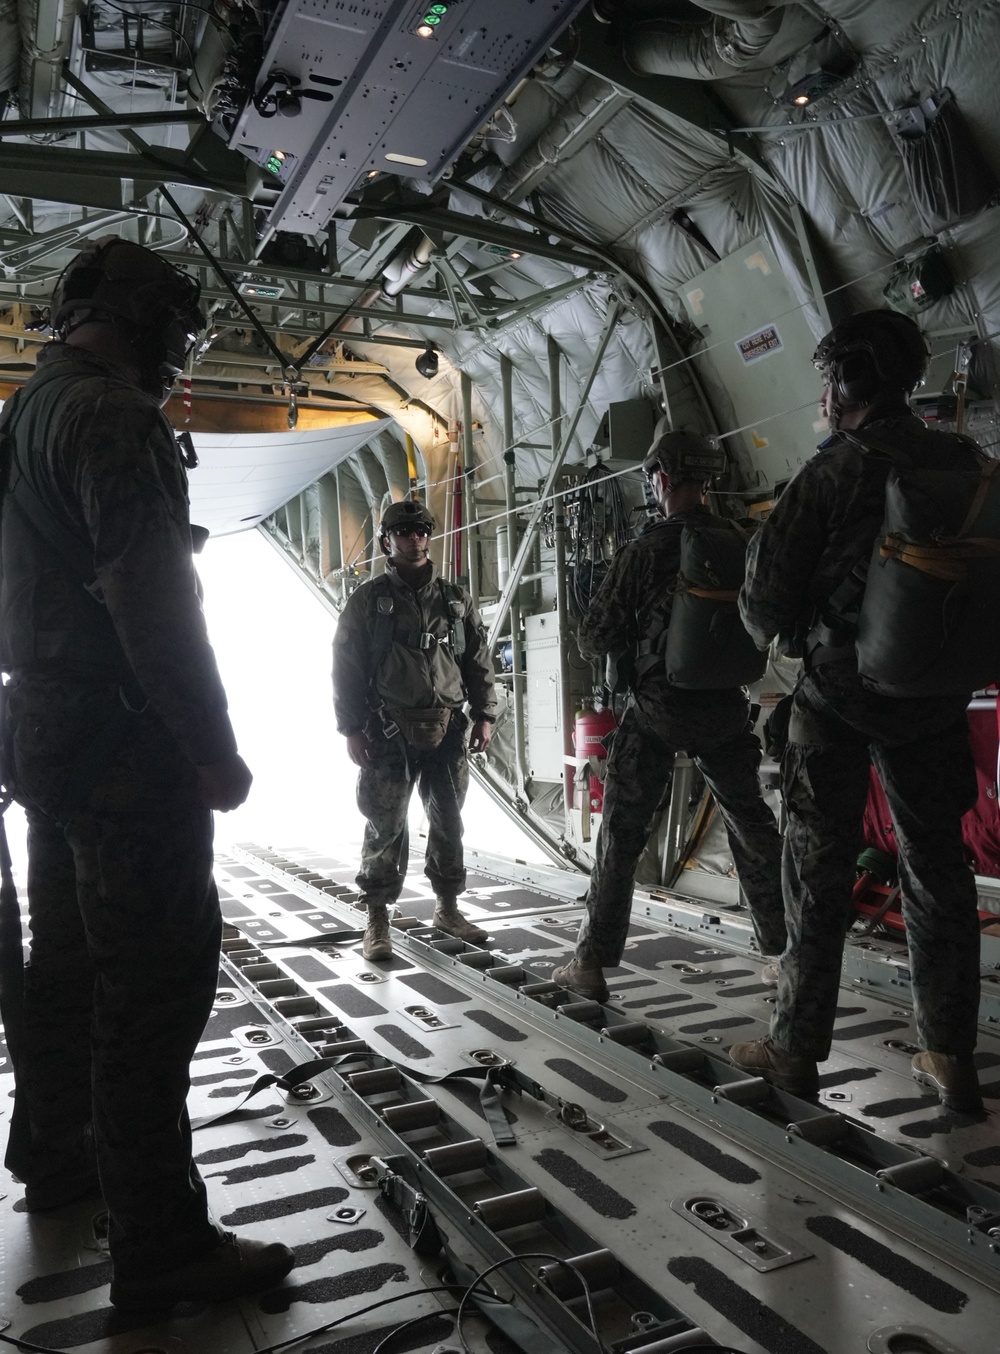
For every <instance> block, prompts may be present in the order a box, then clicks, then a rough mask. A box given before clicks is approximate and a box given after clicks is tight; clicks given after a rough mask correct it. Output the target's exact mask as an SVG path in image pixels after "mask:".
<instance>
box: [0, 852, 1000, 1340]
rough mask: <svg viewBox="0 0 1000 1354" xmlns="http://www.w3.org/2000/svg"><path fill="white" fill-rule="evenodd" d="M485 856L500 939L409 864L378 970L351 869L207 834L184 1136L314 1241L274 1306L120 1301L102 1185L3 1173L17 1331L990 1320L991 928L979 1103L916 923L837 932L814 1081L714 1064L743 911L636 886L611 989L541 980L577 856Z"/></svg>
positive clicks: (995, 1188) (228, 1221)
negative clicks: (945, 1039) (212, 896)
mask: <svg viewBox="0 0 1000 1354" xmlns="http://www.w3.org/2000/svg"><path fill="white" fill-rule="evenodd" d="M470 864H471V866H472V868H473V871H474V873H472V874H471V875H470V880H469V891H468V892H467V894H466V895H465V896H464V898H463V901H462V906H463V910H464V911H465V912H466V913H467V915H469V916H470V917H471V918H473V919H474V920H476V921H478V922H480V923H481V924H482V925H483V926H484V927H485V928H486V929H487V930H488V932H489V939H488V941H487V942H486V945H485V946H484V947H481V948H478V947H472V946H468V945H463V944H462V943H461V942H458V941H454V940H452V939H450V938H449V937H445V936H443V935H441V934H440V933H438V932H435V931H433V930H432V929H430V927H429V925H428V923H429V920H430V916H431V912H432V910H433V898H432V896H431V892H430V890H429V888H428V887H426V881H425V880H424V879H423V878H422V876H417V875H415V874H414V868H419V864H417V866H416V867H415V866H414V865H411V873H410V877H409V880H408V886H407V890H406V892H405V893H404V895H403V897H402V899H401V901H400V908H399V912H400V914H401V915H400V917H399V918H398V919H397V924H396V926H395V929H394V931H393V937H394V947H395V953H394V955H393V958H392V959H391V960H389V961H386V962H384V963H379V964H376V963H368V962H366V961H365V960H364V959H363V957H362V956H361V951H360V937H359V928H360V927H361V926H363V924H364V919H363V914H362V913H360V912H359V911H358V910H357V908H356V907H355V906H354V905H353V904H354V900H355V898H356V891H355V889H354V887H353V879H354V875H355V873H356V866H354V865H352V864H351V863H350V862H345V861H338V860H334V859H331V858H330V857H328V856H321V855H319V854H317V853H314V852H310V851H308V850H305V849H295V850H291V849H289V850H288V851H287V852H285V853H277V852H272V851H269V850H264V849H262V848H259V847H255V846H250V845H247V846H244V847H240V848H235V849H234V850H233V851H232V852H231V854H229V855H227V856H224V857H220V859H219V861H218V868H217V877H218V880H219V885H220V890H221V892H222V905H223V912H224V915H225V918H226V922H227V929H226V938H225V940H224V950H225V953H224V957H223V964H222V973H221V976H220V986H219V994H218V999H217V1002H216V1009H215V1012H214V1014H213V1016H212V1018H211V1020H210V1022H209V1025H208V1027H207V1029H206V1031H205V1036H204V1039H203V1041H202V1043H201V1045H200V1046H199V1049H198V1052H197V1054H196V1058H195V1061H194V1063H193V1066H192V1092H191V1098H190V1108H191V1115H192V1119H193V1120H194V1121H195V1123H196V1124H197V1123H199V1121H202V1120H210V1122H206V1123H204V1124H203V1125H202V1126H200V1127H198V1128H197V1129H196V1133H195V1144H196V1159H197V1161H198V1163H199V1165H200V1168H201V1171H202V1173H203V1175H204V1176H205V1179H206V1181H207V1184H208V1189H209V1197H210V1201H211V1203H212V1207H213V1209H214V1211H215V1215H216V1217H217V1218H218V1219H219V1221H220V1222H222V1223H223V1224H224V1225H225V1226H230V1227H234V1228H237V1229H238V1230H240V1231H241V1232H243V1233H245V1234H246V1235H249V1236H254V1237H260V1238H275V1239H280V1240H283V1241H285V1242H287V1244H288V1245H290V1246H292V1247H293V1248H294V1249H295V1252H296V1256H297V1266H296V1268H295V1269H294V1270H293V1271H292V1273H291V1274H290V1275H289V1277H288V1279H287V1280H286V1281H285V1283H284V1284H283V1285H282V1286H281V1287H280V1288H278V1289H275V1290H274V1291H272V1292H270V1293H267V1294H264V1295H262V1296H260V1297H258V1298H255V1299H250V1300H246V1301H243V1302H238V1303H237V1302H233V1303H228V1304H223V1305H220V1306H218V1307H195V1306H191V1307H186V1308H177V1309H175V1311H174V1312H173V1313H172V1314H171V1316H170V1318H169V1319H168V1320H164V1319H162V1318H156V1317H152V1318H146V1317H135V1316H127V1317H126V1316H122V1315H119V1314H117V1313H116V1312H115V1311H114V1309H113V1308H111V1307H110V1305H109V1303H108V1293H107V1284H108V1281H109V1277H110V1275H109V1270H110V1264H109V1261H108V1259H107V1256H106V1252H105V1250H104V1249H103V1246H102V1240H101V1218H100V1215H97V1216H96V1217H95V1210H94V1208H93V1206H91V1207H90V1208H89V1209H88V1208H76V1209H72V1208H71V1209H66V1210H64V1211H63V1212H62V1213H59V1214H53V1215H45V1216H38V1215H34V1216H29V1215H28V1214H27V1213H25V1212H24V1211H23V1203H22V1201H21V1193H22V1191H21V1190H20V1188H19V1187H18V1186H17V1185H16V1184H14V1183H13V1182H12V1181H11V1179H10V1177H9V1176H3V1177H2V1178H0V1194H3V1196H4V1197H3V1198H2V1200H0V1210H2V1224H3V1233H2V1237H3V1239H2V1242H0V1247H2V1249H0V1333H2V1334H4V1335H5V1336H7V1337H11V1336H14V1337H17V1338H19V1339H22V1340H25V1341H27V1342H30V1344H31V1345H34V1346H36V1347H43V1348H46V1347H47V1348H60V1349H73V1350H78V1351H81V1354H97V1352H98V1351H100V1352H101V1354H161V1351H162V1354H244V1352H246V1354H249V1351H262V1350H270V1349H272V1348H286V1347H292V1346H290V1345H289V1343H288V1342H294V1341H298V1340H301V1343H295V1344H294V1348H296V1349H303V1350H306V1349H308V1350H312V1351H323V1354H375V1351H376V1349H379V1350H380V1354H382V1352H381V1345H380V1342H382V1341H383V1340H384V1339H385V1337H388V1336H389V1335H390V1334H391V1333H392V1332H393V1331H395V1330H397V1328H399V1327H401V1326H403V1324H404V1323H411V1324H408V1325H406V1327H405V1329H401V1330H399V1333H398V1334H397V1335H395V1336H394V1337H393V1338H392V1340H391V1341H389V1342H387V1343H386V1344H385V1346H384V1354H399V1352H400V1351H403V1350H419V1351H423V1350H426V1351H428V1354H430V1351H433V1350H441V1351H444V1350H446V1349H448V1350H450V1349H455V1350H459V1349H461V1348H462V1342H463V1340H464V1341H467V1342H468V1348H470V1349H473V1350H476V1351H486V1350H488V1351H490V1352H491V1354H516V1352H517V1351H519V1350H524V1351H530V1352H531V1354H549V1352H550V1351H552V1354H555V1352H556V1351H560V1350H570V1351H573V1354H577V1352H579V1354H598V1352H599V1351H603V1350H611V1351H615V1352H616V1354H618V1352H621V1354H626V1352H627V1354H632V1352H633V1351H636V1354H638V1351H640V1350H641V1351H643V1354H667V1351H672V1350H674V1349H694V1348H699V1347H700V1348H706V1347H707V1348H711V1347H713V1346H720V1347H722V1348H723V1349H732V1350H737V1351H740V1352H741V1354H765V1352H766V1354H862V1351H868V1352H869V1354H989V1352H990V1351H993V1350H995V1349H996V1348H997V1347H998V1336H997V1312H998V1310H1000V1307H998V1298H997V1294H998V1291H1000V1134H998V1131H997V1122H998V1121H997V1118H996V1111H997V1109H998V1108H1000V1038H998V1036H997V1029H998V1025H997V1022H998V1021H1000V984H998V982H997V981H996V979H997V977H1000V941H998V940H997V939H995V938H993V937H989V936H986V937H984V948H983V960H984V976H985V977H986V979H987V981H986V982H985V983H984V997H983V1004H982V1011H981V1018H982V1026H981V1037H980V1051H979V1054H978V1062H979V1066H980V1072H981V1080H982V1081H983V1084H984V1094H985V1096H986V1103H987V1107H988V1109H989V1110H990V1111H991V1113H990V1114H989V1115H988V1116H987V1117H986V1118H985V1119H984V1120H976V1119H972V1118H966V1117H963V1116H959V1115H955V1114H951V1113H949V1112H947V1111H945V1110H944V1109H943V1108H942V1107H941V1106H940V1105H939V1104H938V1103H937V1100H936V1099H935V1098H934V1097H933V1096H930V1095H928V1094H925V1093H924V1091H923V1090H922V1089H921V1088H920V1087H918V1086H916V1085H915V1083H914V1082H913V1081H912V1079H911V1077H910V1071H909V1061H910V1056H911V1054H912V1051H913V1039H914V1033H913V1026H912V1021H911V1012H910V1006H909V991H908V982H907V974H906V968H905V949H903V948H901V947H900V945H899V944H898V942H896V941H893V940H887V939H883V938H877V937H873V938H869V939H866V940H860V941H857V940H856V941H854V942H852V944H851V945H850V946H849V947H848V955H847V958H846V960H845V969H844V985H843V988H842V1004H841V1007H840V1009H839V1012H838V1020H837V1032H836V1036H835V1038H836V1043H835V1049H834V1054H833V1056H832V1057H831V1059H830V1060H829V1062H828V1063H826V1064H824V1066H823V1067H822V1068H821V1073H822V1076H821V1091H820V1097H819V1101H818V1102H808V1101H803V1100H798V1099H796V1098H794V1097H791V1096H788V1095H785V1094H782V1093H778V1092H775V1091H773V1090H771V1089H770V1088H769V1087H767V1086H766V1085H765V1084H764V1083H763V1082H761V1081H760V1080H759V1079H757V1078H747V1077H744V1076H743V1074H742V1073H740V1072H738V1071H737V1070H736V1069H735V1068H733V1067H732V1066H731V1065H730V1064H729V1063H728V1061H727V1059H726V1057H725V1050H726V1048H727V1047H728V1045H729V1043H731V1042H734V1041H736V1040H742V1039H747V1038H755V1037H757V1036H759V1035H760V1034H762V1033H764V1032H765V1030H766V1022H767V1019H768V1015H769V1011H770V1005H769V1003H770V1002H771V1001H773V990H772V989H769V988H768V987H766V986H764V985H763V984H762V983H761V982H760V962H759V958H757V957H756V956H753V955H752V954H751V952H750V940H749V937H750V930H749V925H748V922H747V918H746V913H745V912H741V911H740V910H739V909H736V908H733V907H727V906H725V905H716V904H709V905H706V904H705V903H703V902H696V901H694V900H690V899H684V898H683V897H681V896H680V895H669V896H668V895H665V894H660V895H653V894H648V893H643V892H641V891H639V892H637V895H636V905H635V908H634V911H633V926H632V930H631V933H630V938H629V944H628V948H627V950H626V954H625V962H624V963H623V965H622V967H621V968H620V969H619V970H616V971H615V972H614V974H613V975H611V979H610V987H611V993H612V996H611V1001H610V1003H609V1004H608V1005H607V1006H605V1007H603V1008H602V1007H601V1006H599V1005H597V1003H594V1002H585V1001H582V1000H581V999H579V998H577V997H574V996H573V995H572V994H567V993H565V992H563V991H562V990H560V989H557V988H555V985H554V984H552V983H551V981H550V980H549V975H550V973H551V971H552V969H553V968H554V967H555V966H556V965H557V964H558V963H560V962H562V961H563V960H564V957H565V956H566V955H567V953H568V951H569V950H570V948H571V946H572V943H573V939H574V937H575V935H576V931H577V927H578V924H579V918H580V908H581V904H580V899H579V896H580V895H581V894H582V892H583V888H584V885H585V880H584V879H583V877H582V876H580V875H578V874H573V873H570V872H568V871H564V870H559V869H557V868H556V867H546V866H524V865H520V864H511V863H510V862H506V863H505V862H501V861H499V860H497V859H494V858H490V857H486V856H483V855H479V856H472V857H470ZM7 1070H8V1066H7V1065H6V1064H4V1065H2V1066H0V1085H2V1087H3V1090H4V1091H5V1092H9V1090H10V1084H11V1079H10V1077H9V1076H6V1077H4V1076H3V1075H2V1073H3V1072H5V1071H7ZM2 1103H3V1104H4V1105H6V1106H9V1103H10V1102H9V1099H7V1098H6V1096H5V1097H4V1100H3V1102H2ZM220 1116H221V1117H220ZM2 1117H3V1119H4V1120H6V1119H7V1118H8V1117H9V1116H8V1110H4V1111H3V1115H2ZM3 1127H4V1129H5V1128H6V1124H5V1123H4V1125H3ZM4 1192H5V1193H4ZM442 1247H443V1248H444V1249H443V1251H442ZM515 1256H521V1257H529V1256H530V1257H532V1258H524V1259H521V1260H515V1259H513V1258H512V1257H515ZM564 1261H569V1262H570V1263H569V1264H568V1265H567V1264H565V1263H562V1262H564ZM490 1266H497V1268H496V1269H494V1270H493V1272H492V1273H491V1274H489V1275H488V1276H487V1277H486V1279H484V1281H483V1282H484V1285H485V1286H486V1287H487V1288H488V1290H492V1294H493V1296H490V1293H489V1292H488V1291H487V1293H486V1296H485V1297H483V1299H482V1301H481V1303H480V1304H479V1305H478V1306H477V1305H476V1303H475V1302H473V1301H472V1300H471V1299H469V1298H466V1300H465V1301H464V1303H462V1320H461V1331H460V1332H456V1322H455V1316H454V1313H455V1312H456V1310H457V1308H458V1307H459V1304H460V1302H461V1301H462V1298H463V1294H465V1293H467V1292H468V1286H469V1284H470V1283H471V1281H472V1279H473V1277H474V1276H475V1275H476V1274H477V1273H480V1272H481V1271H484V1270H487V1269H488V1268H489V1267H490ZM477 1291H478V1290H477ZM499 1299H510V1300H511V1301H509V1302H504V1301H500V1300H499ZM378 1304H382V1305H378ZM418 1318H419V1320H418ZM595 1323H596V1327H597V1331H598V1337H596V1338H595V1335H594V1334H593V1330H592V1326H593V1324H595ZM323 1326H327V1327H328V1329H326V1330H325V1331H324V1332H322V1333H317V1334H316V1335H314V1336H309V1334H308V1333H309V1332H312V1331H316V1330H317V1329H318V1328H320V1327H323Z"/></svg>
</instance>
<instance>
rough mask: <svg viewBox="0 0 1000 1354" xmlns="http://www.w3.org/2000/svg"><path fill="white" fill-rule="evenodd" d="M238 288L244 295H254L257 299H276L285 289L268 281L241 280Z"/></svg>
mask: <svg viewBox="0 0 1000 1354" xmlns="http://www.w3.org/2000/svg"><path fill="white" fill-rule="evenodd" d="M239 290H240V291H241V292H242V293H243V295H244V296H255V297H256V298H257V299H258V300H259V301H277V300H278V299H279V297H280V296H281V295H282V293H283V292H284V290H285V289H284V287H282V286H280V285H274V284H272V283H269V282H241V283H240V286H239Z"/></svg>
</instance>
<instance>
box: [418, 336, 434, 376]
mask: <svg viewBox="0 0 1000 1354" xmlns="http://www.w3.org/2000/svg"><path fill="white" fill-rule="evenodd" d="M414 366H415V367H416V369H417V371H418V372H419V373H420V375H421V376H424V377H426V378H427V380H428V381H429V380H430V379H431V377H432V376H436V375H437V374H438V355H437V349H436V348H435V347H434V344H433V343H428V345H427V347H426V348H425V349H424V351H423V352H422V353H421V354H420V356H419V357H418V358H417V360H416V362H415V363H414Z"/></svg>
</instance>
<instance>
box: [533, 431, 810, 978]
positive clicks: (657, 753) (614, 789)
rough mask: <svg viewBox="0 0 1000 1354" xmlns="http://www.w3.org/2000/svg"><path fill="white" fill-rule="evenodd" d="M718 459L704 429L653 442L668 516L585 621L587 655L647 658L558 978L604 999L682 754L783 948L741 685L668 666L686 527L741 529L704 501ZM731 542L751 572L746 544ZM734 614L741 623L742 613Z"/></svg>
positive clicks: (617, 738)
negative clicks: (685, 680) (680, 673)
mask: <svg viewBox="0 0 1000 1354" xmlns="http://www.w3.org/2000/svg"><path fill="white" fill-rule="evenodd" d="M717 458H718V453H717V452H715V451H714V450H713V448H712V447H711V446H710V444H709V443H708V442H707V441H706V440H705V439H704V438H703V437H701V436H700V435H699V434H697V433H692V432H685V431H679V430H678V431H674V432H669V433H666V434H664V436H662V437H661V438H660V439H659V440H658V441H657V442H655V443H654V445H653V446H652V447H651V449H650V452H649V455H648V456H647V457H646V460H645V461H644V462H643V467H642V468H643V470H644V471H645V473H646V475H647V476H648V478H649V483H650V488H651V490H652V493H653V496H654V498H655V500H656V504H657V507H658V508H659V511H660V513H661V515H662V519H663V520H661V521H658V522H655V523H654V524H653V525H651V526H649V527H647V528H646V529H645V531H644V532H643V533H642V535H641V536H639V538H638V539H637V540H635V541H630V542H629V544H628V545H626V546H625V548H624V549H623V550H621V551H619V553H618V554H617V555H616V557H615V559H614V562H613V563H612V565H611V570H610V572H609V574H608V577H607V578H606V579H605V581H604V583H603V585H602V587H601V590H600V592H599V593H598V594H597V597H596V598H595V599H594V601H593V603H592V604H591V607H590V609H589V611H588V612H587V615H586V616H585V617H584V620H583V623H582V624H581V626H580V632H579V636H578V643H579V646H580V652H581V653H582V654H583V656H584V657H585V658H589V659H600V658H604V657H605V656H606V655H608V654H610V653H613V652H615V651H616V650H619V649H628V650H631V651H632V652H637V651H638V652H639V653H640V655H642V656H640V657H639V659H638V662H637V669H636V680H635V683H634V687H633V702H632V704H631V705H630V706H629V708H628V709H627V710H626V711H625V714H624V716H623V718H622V722H621V724H620V725H619V727H618V728H617V730H616V731H615V733H614V735H613V741H612V743H611V750H610V754H609V756H608V764H607V777H606V780H605V784H604V816H603V818H602V820H601V827H600V832H599V834H598V840H597V859H596V862H595V865H594V870H593V873H592V875H591V877H590V887H589V889H588V892H587V917H586V918H585V920H584V922H583V925H582V926H581V928H580V934H579V937H578V939H577V945H576V953H575V955H574V957H573V959H572V960H571V961H570V963H569V964H568V965H566V966H565V967H563V968H558V969H556V970H555V972H554V973H553V974H552V977H553V980H554V981H555V982H558V983H561V984H562V985H563V986H564V987H568V988H570V989H571V990H572V991H574V992H578V993H580V994H581V995H582V996H586V997H591V998H595V999H597V1000H599V1001H603V1000H606V999H607V996H608V989H607V983H606V981H605V977H604V972H603V970H604V969H605V968H610V967H614V966H616V965H617V964H619V963H620V962H621V957H622V954H623V952H624V948H625V940H626V937H627V935H628V927H629V916H630V914H631V910H632V889H633V886H634V882H635V872H636V868H637V865H638V862H639V857H640V856H641V854H642V852H643V849H644V848H645V846H646V843H647V841H648V839H649V835H650V832H651V831H652V829H653V823H654V821H655V819H656V815H657V813H658V812H659V809H660V806H661V804H662V802H663V800H664V797H665V796H666V794H667V792H668V791H669V788H670V782H671V778H672V775H673V765H674V754H675V753H676V752H678V751H681V750H683V751H685V752H687V753H688V754H689V756H691V757H693V758H694V761H695V763H696V764H697V766H698V769H699V770H700V772H701V774H702V775H703V776H704V778H705V783H706V784H707V786H708V788H709V789H710V790H711V792H712V794H713V795H714V797H715V800H716V803H717V804H718V806H719V810H720V812H721V814H722V817H723V821H724V823H725V826H726V833H727V836H728V838H729V844H730V848H731V849H732V852H733V860H734V863H735V866H736V872H737V874H738V875H739V878H740V883H741V885H742V887H743V890H744V893H745V894H746V897H747V901H748V903H749V905H750V910H751V915H752V918H753V925H754V929H755V932H756V938H757V944H758V947H759V948H760V950H761V953H762V954H763V955H765V956H766V955H772V956H776V955H779V954H780V953H781V951H782V950H783V949H784V946H785V922H784V914H783V905H782V899H781V838H780V836H779V834H778V829H777V825H776V823H775V820H774V815H773V814H772V812H771V810H770V809H769V808H768V806H767V805H766V804H765V802H764V799H763V797H762V795H761V789H760V782H759V779H758V775H757V771H758V767H759V765H760V757H761V749H760V744H759V743H758V741H757V738H756V737H755V735H754V733H753V729H752V726H751V724H750V718H749V714H750V702H749V698H748V696H747V693H746V690H745V689H744V687H743V686H742V685H739V684H738V679H737V681H736V682H733V683H732V684H727V676H726V674H725V673H724V672H722V670H721V669H720V671H719V673H718V683H719V685H718V686H717V687H715V688H705V689H688V688H684V687H681V686H678V685H676V684H675V683H674V682H673V681H672V680H671V678H670V675H669V673H668V669H667V663H666V659H665V642H666V639H667V636H668V635H669V632H670V621H671V612H672V610H673V607H674V603H673V595H674V592H675V590H676V588H677V585H678V574H679V571H680V566H681V543H682V537H683V536H684V532H685V528H693V529H694V530H695V531H703V532H704V531H706V530H708V531H719V530H721V531H722V532H724V533H725V535H726V536H728V535H729V533H730V530H732V531H735V528H731V527H730V528H729V529H728V530H727V524H726V523H725V522H724V521H723V519H722V518H720V517H717V516H716V515H715V514H713V513H712V512H711V511H710V510H709V508H708V507H707V506H706V496H707V491H708V486H709V483H710V478H711V470H710V469H709V470H706V467H711V466H712V465H713V463H714V461H715V460H716V459H717ZM733 539H734V540H735V541H737V542H738V544H737V554H738V558H739V560H740V575H742V551H743V544H742V539H741V538H740V537H736V536H734V538H733ZM732 611H733V612H734V613H735V607H732ZM733 619H734V620H735V622H736V626H737V627H738V628H739V621H738V617H735V616H734V617H733ZM745 640H746V637H745V635H742V632H741V634H740V641H741V642H744V644H745ZM709 680H713V679H712V677H711V675H710V677H709Z"/></svg>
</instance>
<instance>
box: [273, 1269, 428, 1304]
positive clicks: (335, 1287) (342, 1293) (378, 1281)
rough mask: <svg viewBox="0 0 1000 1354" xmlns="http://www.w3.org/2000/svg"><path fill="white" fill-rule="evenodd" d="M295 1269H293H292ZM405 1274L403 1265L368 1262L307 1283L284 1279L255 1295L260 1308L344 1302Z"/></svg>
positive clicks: (381, 1286) (375, 1289)
mask: <svg viewBox="0 0 1000 1354" xmlns="http://www.w3.org/2000/svg"><path fill="white" fill-rule="evenodd" d="M293 1272H294V1271H293ZM406 1277H407V1275H406V1269H405V1268H404V1267H403V1266H402V1265H396V1264H383V1265H367V1266H365V1267H364V1268H362V1269H350V1270H347V1272H346V1273H344V1272H341V1273H339V1274H331V1275H326V1276H324V1277H323V1278H320V1279H310V1280H308V1281H307V1282H306V1283H301V1284H295V1283H286V1284H285V1285H284V1286H283V1287H282V1288H275V1289H273V1290H272V1291H271V1292H270V1293H265V1294H264V1295H263V1297H261V1298H258V1302H259V1304H260V1309H261V1311H263V1312H287V1311H288V1309H289V1308H290V1307H291V1305H292V1303H293V1302H343V1301H344V1300H345V1298H355V1297H358V1296H359V1295H360V1294H361V1293H377V1292H378V1290H379V1289H380V1288H383V1287H384V1286H385V1285H386V1284H387V1283H391V1282H394V1281H395V1282H396V1283H399V1282H401V1281H402V1280H405V1279H406Z"/></svg>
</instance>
